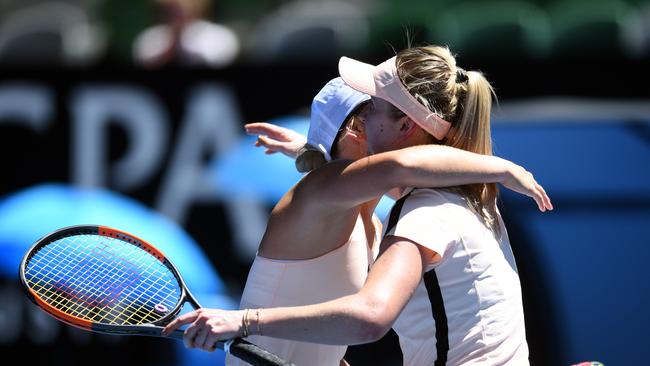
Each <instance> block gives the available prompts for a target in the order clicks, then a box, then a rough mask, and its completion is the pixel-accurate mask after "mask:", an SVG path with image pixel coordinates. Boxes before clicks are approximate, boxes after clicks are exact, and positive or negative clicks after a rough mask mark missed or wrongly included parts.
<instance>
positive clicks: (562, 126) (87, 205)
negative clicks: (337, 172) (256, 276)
mask: <svg viewBox="0 0 650 366" xmlns="http://www.w3.org/2000/svg"><path fill="white" fill-rule="evenodd" d="M197 4H198V5H197ZM193 9H199V10H193ZM183 14H185V15H183ZM188 14H189V15H188ZM200 19H202V20H200ZM165 24H166V25H165ZM172 29H180V30H183V31H179V33H178V36H177V37H174V36H173V34H174V32H173V31H172ZM409 42H410V43H411V44H413V45H422V44H428V43H438V44H448V45H449V46H450V48H451V49H452V51H453V52H454V53H456V54H457V60H458V63H459V65H461V66H462V67H464V68H465V69H467V70H472V69H480V70H482V71H483V72H484V73H485V74H486V76H487V77H488V79H489V80H490V81H491V82H492V84H493V86H494V87H495V89H496V92H497V95H498V97H499V105H498V106H495V108H494V117H493V121H494V123H493V139H494V146H495V153H496V154H497V155H499V156H503V157H506V158H508V159H511V160H513V161H515V162H517V163H519V164H522V165H524V166H526V167H527V168H528V169H529V170H531V171H532V172H533V173H534V174H535V175H536V177H537V178H538V180H539V181H540V182H541V183H542V184H543V185H544V186H545V188H546V189H547V192H548V193H549V194H550V196H551V198H552V199H553V201H554V205H555V207H556V209H555V211H553V212H552V213H546V214H540V213H538V212H536V209H535V206H534V204H532V202H529V201H528V200H525V199H523V198H521V197H516V196H514V195H512V194H510V193H508V192H503V196H502V202H501V207H500V209H501V212H502V213H503V215H504V218H505V221H506V225H507V228H508V232H509V234H510V237H511V242H512V245H513V249H514V251H515V255H516V257H517V261H518V265H519V270H520V276H521V279H522V287H523V292H524V306H525V312H526V326H527V336H528V341H529V347H530V351H531V363H532V364H533V365H568V364H571V363H575V362H578V361H584V360H592V359H593V360H600V361H601V362H603V363H605V364H606V365H629V364H642V363H643V362H644V361H643V360H644V359H646V358H647V357H646V356H645V352H644V351H645V350H646V349H647V348H648V347H649V346H650V338H649V337H648V336H647V335H646V333H645V330H646V329H648V327H650V316H648V314H647V309H648V308H649V307H650V285H649V284H648V278H649V277H650V276H649V273H650V271H649V270H648V269H647V266H646V258H648V255H649V254H650V249H649V248H648V244H650V240H649V239H648V237H649V235H650V228H649V227H650V225H649V224H650V95H649V93H648V81H650V72H649V71H648V66H650V62H649V61H650V3H649V2H648V1H642V0H626V1H615V0H592V1H587V0H573V1H550V0H536V1H530V0H528V1H523V0H520V1H495V0H489V1H469V0H460V1H447V0H439V1H424V0H417V1H396V0H390V1H389V0H358V1H347V2H343V1H306V0H302V1H280V0H254V1H234V0H229V1H217V2H214V3H212V2H209V1H189V0H187V1H184V0H178V1H171V0H169V1H165V0H162V1H156V2H146V1H115V0H113V1H107V0H69V1H35V0H29V1H25V0H21V1H18V0H2V1H0V137H1V139H2V144H0V159H1V162H2V165H1V166H2V178H3V179H0V195H1V196H0V327H1V329H3V332H2V333H0V350H1V351H2V352H3V354H4V355H6V357H11V356H13V355H16V356H18V355H20V354H21V353H22V352H29V355H31V356H33V357H36V358H37V359H38V360H39V361H41V362H43V361H45V362H49V363H52V364H79V363H81V362H84V361H86V360H87V359H88V358H89V357H93V358H94V360H95V361H94V362H96V363H100V364H107V365H108V364H116V363H123V364H142V365H158V364H163V365H179V364H211V365H212V364H222V363H223V354H222V353H215V354H204V353H202V352H199V351H188V350H184V349H183V348H182V346H181V345H180V344H176V343H174V342H172V341H168V340H159V339H145V338H124V337H108V336H98V335H94V334H93V335H89V334H84V333H81V332H77V331H75V330H72V329H69V328H67V327H62V326H60V325H59V324H58V323H56V321H54V320H53V319H50V318H49V317H47V316H46V315H43V314H41V313H39V312H38V310H35V308H34V307H33V306H32V305H31V304H29V303H28V302H27V300H26V298H25V297H24V296H23V295H22V293H21V292H20V288H19V287H18V286H19V285H18V282H17V276H16V272H17V267H18V263H19V261H20V259H21V257H22V255H23V253H24V252H25V251H26V250H27V248H28V247H29V246H30V245H31V243H32V242H33V241H34V240H35V239H37V238H38V237H40V236H41V235H43V234H45V233H47V232H49V231H51V230H53V229H55V228H58V227H60V226H63V225H70V224H74V223H101V224H108V225H113V226H116V227H118V228H120V229H123V230H127V231H130V232H132V233H134V234H135V235H138V236H141V237H144V238H145V239H149V240H151V241H152V242H154V243H155V244H156V245H161V246H162V247H163V248H164V251H165V252H166V253H167V254H168V256H170V257H171V258H172V260H173V261H174V262H175V263H177V264H178V267H179V268H180V269H181V272H182V273H183V275H184V276H185V277H186V279H187V282H188V285H189V287H190V288H191V289H193V291H194V292H195V294H196V295H197V297H198V299H199V301H200V302H202V303H203V304H204V305H205V306H219V307H226V308H231V307H235V306H236V305H237V303H238V301H239V296H240V295H241V291H242V288H243V285H244V281H245V279H246V274H247V272H248V268H249V265H250V263H251V261H252V258H253V255H254V253H255V249H256V246H257V243H258V242H259V239H260V238H261V235H262V233H263V230H264V227H265V222H266V219H267V217H268V213H269V212H270V209H271V208H272V206H273V204H274V202H275V201H276V200H277V199H278V198H279V196H280V195H281V193H282V192H284V191H285V190H286V189H287V188H288V187H290V186H291V185H292V184H293V183H294V182H295V181H296V180H297V179H298V178H299V177H300V176H299V175H298V174H297V173H295V172H294V171H293V165H292V162H291V161H290V160H289V159H287V158H284V157H281V156H272V157H269V156H265V155H264V154H263V152H262V151H256V150H255V149H254V148H253V146H252V143H253V141H254V139H253V138H252V137H246V136H244V134H243V129H242V125H243V123H245V122H247V121H260V120H270V121H274V122H276V123H280V124H284V125H287V126H290V127H293V128H296V129H298V130H302V131H303V132H304V131H306V128H307V123H308V116H307V114H308V108H309V105H310V102H311V98H312V96H313V95H315V93H316V92H317V91H318V90H319V89H320V87H321V86H322V85H323V84H324V83H325V82H327V81H328V80H329V79H331V78H333V77H334V76H336V74H337V68H336V66H337V60H338V58H339V57H340V56H342V55H346V56H349V57H354V58H358V59H360V60H363V61H366V62H369V63H379V62H381V61H383V60H385V59H387V58H389V57H391V56H392V55H393V54H394V51H393V49H397V50H399V49H402V48H404V47H406V46H407V44H409ZM388 207H390V202H386V204H385V205H383V206H382V208H381V209H380V210H379V212H378V213H379V214H380V215H382V214H383V213H385V212H386V210H387V208H388ZM91 221H92V222H91ZM181 263H182V264H181ZM400 357H401V355H400V352H399V348H398V345H397V343H396V338H395V336H394V334H392V333H391V334H389V335H388V336H386V337H385V338H384V339H383V340H382V341H380V342H378V343H376V344H370V345H364V346H355V347H351V348H350V350H349V351H348V355H347V358H348V359H349V360H350V362H351V363H352V364H353V365H354V364H360V365H396V364H400V360H401V358H400Z"/></svg>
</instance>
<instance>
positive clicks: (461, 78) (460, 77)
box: [456, 67, 469, 83]
mask: <svg viewBox="0 0 650 366" xmlns="http://www.w3.org/2000/svg"><path fill="white" fill-rule="evenodd" d="M467 80H469V77H468V76H467V72H466V71H465V70H463V69H462V68H460V67H457V68H456V82H457V83H466V82H467Z"/></svg>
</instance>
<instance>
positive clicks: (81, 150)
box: [71, 85, 169, 190]
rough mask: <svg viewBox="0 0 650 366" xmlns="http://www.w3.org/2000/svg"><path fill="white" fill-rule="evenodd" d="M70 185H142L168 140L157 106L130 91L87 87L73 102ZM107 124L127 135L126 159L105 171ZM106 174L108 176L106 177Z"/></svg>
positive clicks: (139, 91)
mask: <svg viewBox="0 0 650 366" xmlns="http://www.w3.org/2000/svg"><path fill="white" fill-rule="evenodd" d="M71 110H72V115H73V125H72V134H73V138H72V143H73V150H72V154H73V156H72V167H73V169H72V171H73V177H72V181H73V182H74V183H75V184H77V185H79V186H82V187H101V186H106V185H107V183H108V182H107V181H106V179H107V178H110V179H111V181H110V183H111V185H112V186H114V187H115V188H117V189H122V190H127V189H132V188H135V187H137V186H139V185H141V184H143V183H144V182H146V181H147V180H148V179H149V178H150V177H151V175H152V174H153V173H154V172H155V171H156V169H158V168H159V166H160V162H161V160H162V158H163V156H164V154H163V149H164V148H165V146H166V145H167V140H168V138H169V128H168V123H167V120H166V118H165V114H164V109H163V107H162V106H161V105H160V103H159V101H158V100H157V99H155V98H154V97H153V96H152V95H151V94H149V93H148V92H146V91H144V90H142V89H140V88H137V87H134V86H131V85H120V86H117V85H112V86H104V85H102V86H87V87H84V88H82V89H81V90H79V91H77V92H76V93H75V95H74V97H73V98H72V102H71ZM109 123H115V124H117V125H119V126H120V127H122V128H123V129H124V130H125V132H127V135H128V137H129V138H128V139H127V140H128V141H129V145H128V147H129V148H128V149H127V152H126V154H125V155H124V157H122V158H121V159H120V160H119V161H116V162H115V163H114V164H113V166H112V167H109V164H108V163H109V162H108V161H107V156H106V155H107V153H108V148H107V144H108V143H110V141H107V137H108V130H107V127H108V125H109ZM109 170H110V176H109V177H107V176H106V174H107V172H108V171H109Z"/></svg>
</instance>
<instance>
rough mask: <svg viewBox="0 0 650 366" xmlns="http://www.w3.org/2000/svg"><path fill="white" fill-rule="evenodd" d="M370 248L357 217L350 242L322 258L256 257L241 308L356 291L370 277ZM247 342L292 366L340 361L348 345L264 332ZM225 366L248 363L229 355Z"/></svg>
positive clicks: (326, 298) (304, 301) (304, 302)
mask: <svg viewBox="0 0 650 366" xmlns="http://www.w3.org/2000/svg"><path fill="white" fill-rule="evenodd" d="M373 222H374V220H373ZM369 247H370V246H369V245H368V242H367V239H366V233H365V230H364V225H363V220H362V219H361V217H360V216H359V217H358V218H357V222H356V225H355V227H354V229H353V231H352V234H351V235H350V239H349V240H348V242H346V243H345V244H343V245H342V246H340V247H338V248H336V249H334V250H332V251H330V252H328V253H326V254H324V255H322V256H320V257H317V258H313V259H307V260H274V259H268V258H264V257H260V256H257V257H255V260H254V261H253V265H252V267H251V269H250V272H249V273H248V279H247V280H246V287H245V288H244V293H243V294H242V298H241V303H240V309H256V308H269V307H278V306H299V305H309V304H316V303H320V302H324V301H329V300H333V299H336V298H339V297H341V296H347V295H351V294H355V293H357V292H358V291H359V290H360V289H361V287H362V286H363V283H364V282H365V280H366V277H367V276H368V256H369V249H368V248H369ZM262 332H264V329H262ZM247 340H248V341H250V342H251V343H254V344H256V345H258V346H260V347H262V348H264V349H266V350H269V351H271V352H273V353H275V354H277V355H278V356H280V357H282V358H284V359H286V360H288V361H291V362H293V363H295V364H296V365H319V366H320V365H322V366H329V365H339V364H340V361H341V359H342V358H343V356H344V355H345V352H346V350H347V346H332V345H323V344H316V343H308V342H298V341H293V340H284V339H277V338H270V337H264V336H250V337H248V338H247ZM226 365H228V366H235V365H248V363H246V362H244V361H241V360H239V359H237V358H236V357H234V356H231V355H228V356H227V357H226Z"/></svg>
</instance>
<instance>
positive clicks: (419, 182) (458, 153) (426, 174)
mask: <svg viewBox="0 0 650 366" xmlns="http://www.w3.org/2000/svg"><path fill="white" fill-rule="evenodd" d="M245 128H246V132H247V133H248V134H253V135H259V136H258V139H257V142H256V143H255V145H256V146H258V147H264V148H266V153H267V154H273V153H276V152H281V153H283V154H285V155H287V156H290V157H293V158H295V157H296V156H297V154H298V152H299V151H300V149H301V148H302V147H303V145H304V144H305V142H306V141H307V139H306V138H305V136H303V135H301V134H299V133H297V132H295V131H293V130H291V129H288V128H284V127H280V126H276V125H274V124H271V123H265V122H258V123H249V124H247V125H246V126H245ZM338 164H343V165H345V164H347V165H350V166H349V167H345V166H339V167H338V170H339V171H338V172H337V168H330V169H331V170H334V172H330V174H334V175H337V176H338V177H337V179H336V180H333V181H330V180H326V181H325V182H323V183H322V184H314V186H312V187H311V188H309V187H308V189H307V191H308V192H306V193H309V192H313V191H316V192H317V193H318V195H319V196H320V195H323V196H321V197H323V198H324V200H322V201H325V202H329V203H331V204H335V205H343V206H352V205H356V204H359V203H363V202H366V201H369V200H371V199H373V198H376V197H378V196H380V195H382V194H384V193H386V192H388V191H390V190H391V189H393V188H396V187H407V186H415V187H417V186H420V187H449V186H456V185H463V184H472V183H501V184H502V185H503V186H504V187H506V188H508V189H510V190H512V191H515V192H517V193H520V194H523V195H526V196H529V197H531V198H533V199H534V200H535V202H536V203H537V206H538V208H539V210H540V211H542V212H543V211H546V210H552V209H553V205H552V204H551V201H550V199H549V197H548V195H547V194H546V192H545V191H544V188H543V187H542V186H541V185H539V184H538V183H537V182H536V181H535V178H534V177H533V175H532V174H531V173H530V172H528V171H526V169H524V168H523V167H521V166H519V165H517V164H514V163H512V162H510V161H508V160H504V159H500V158H498V157H494V156H485V155H479V154H473V153H470V152H467V151H463V150H459V149H454V148H451V147H447V146H440V145H427V146H418V147H413V148H408V149H403V150H397V151H391V152H388V153H384V154H378V155H375V156H373V157H371V158H368V159H361V160H359V161H357V162H354V163H351V162H344V163H338ZM364 164H365V165H364ZM334 165H336V163H335V164H334ZM341 170H343V171H341ZM323 173H324V172H323ZM321 175H327V174H321ZM320 188H325V190H324V191H320V190H319V189H320ZM322 201H321V200H319V201H318V202H319V203H318V204H322Z"/></svg>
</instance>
